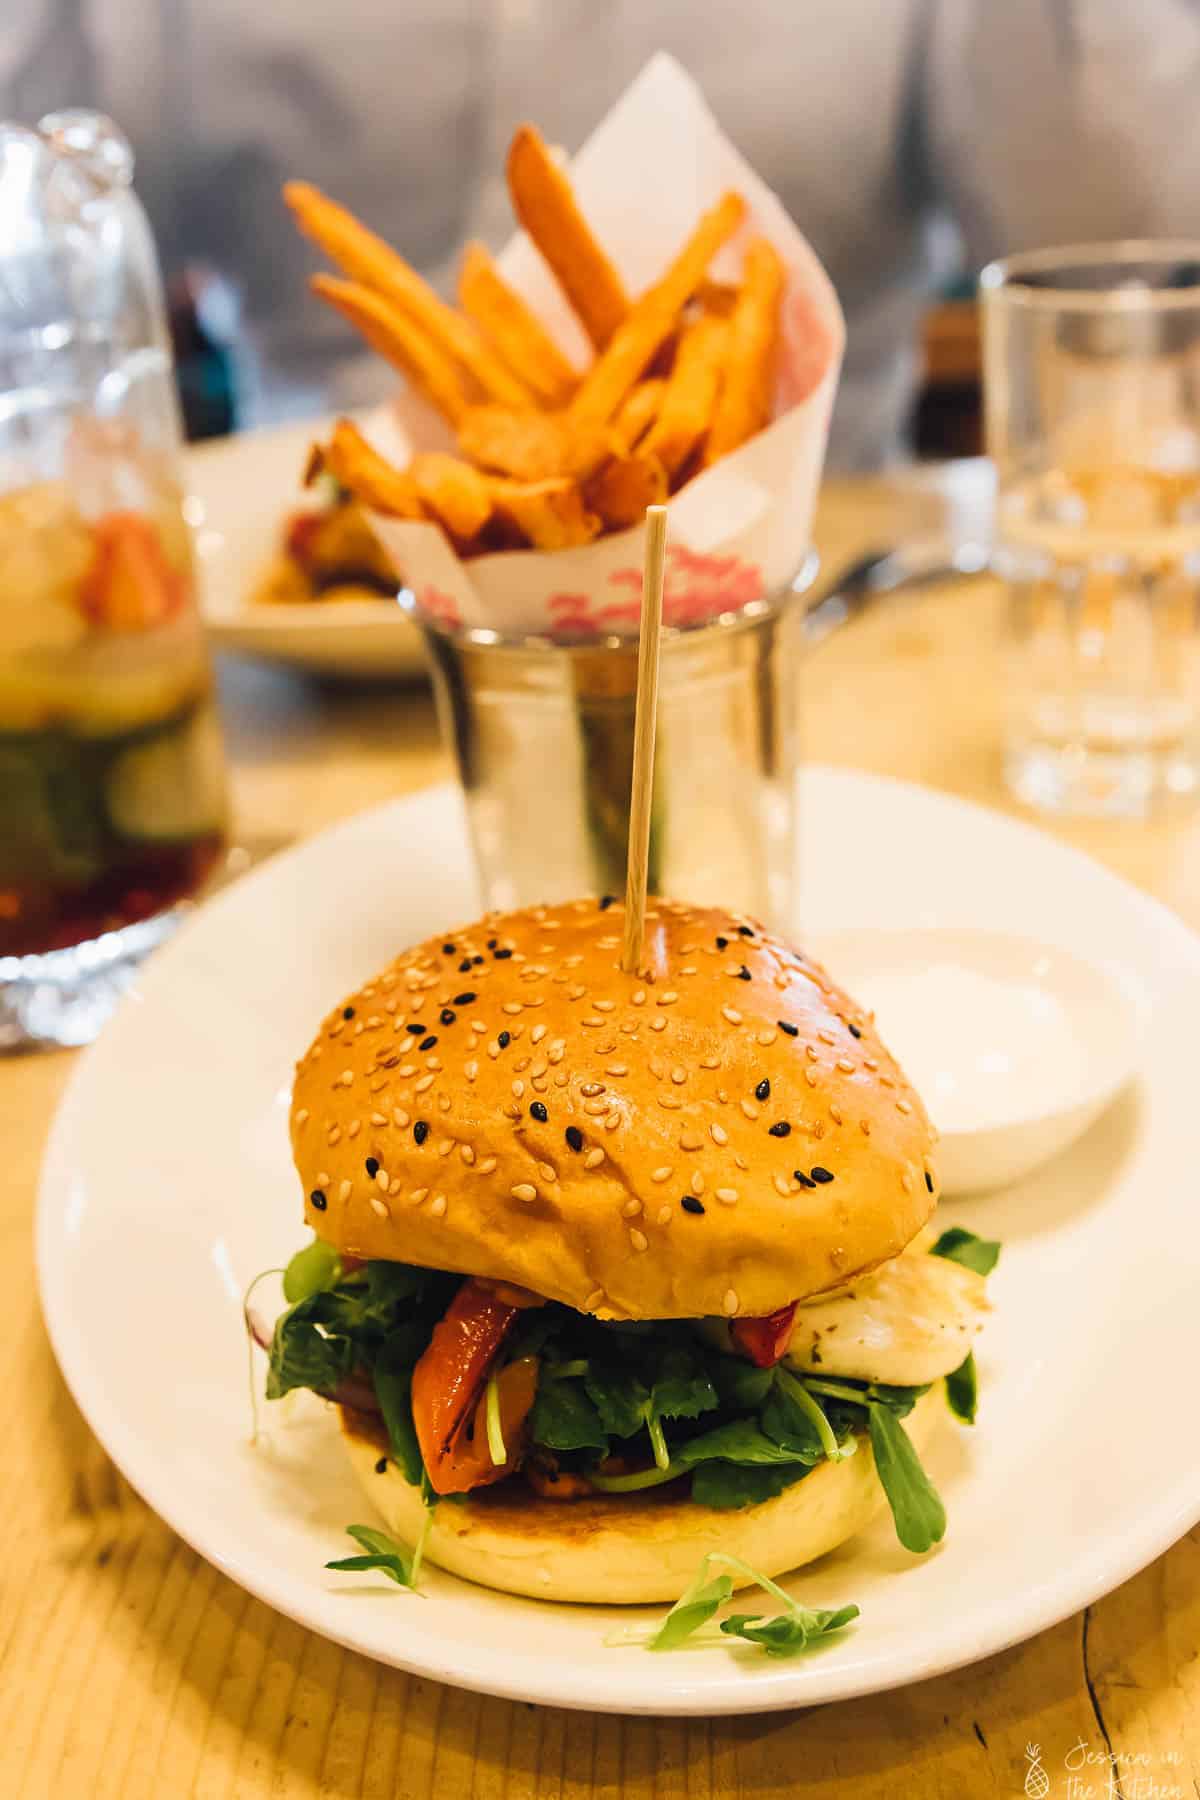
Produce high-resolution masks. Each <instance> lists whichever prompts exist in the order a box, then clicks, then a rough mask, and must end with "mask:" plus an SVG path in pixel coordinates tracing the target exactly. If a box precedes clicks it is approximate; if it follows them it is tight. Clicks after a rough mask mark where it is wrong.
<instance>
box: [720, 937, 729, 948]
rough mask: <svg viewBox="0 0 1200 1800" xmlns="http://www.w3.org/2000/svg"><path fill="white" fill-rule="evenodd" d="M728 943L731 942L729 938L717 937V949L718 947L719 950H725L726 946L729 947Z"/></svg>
mask: <svg viewBox="0 0 1200 1800" xmlns="http://www.w3.org/2000/svg"><path fill="white" fill-rule="evenodd" d="M728 943H729V939H728V938H726V937H719V938H718V939H717V949H718V950H724V949H725V948H726V947H727V946H728Z"/></svg>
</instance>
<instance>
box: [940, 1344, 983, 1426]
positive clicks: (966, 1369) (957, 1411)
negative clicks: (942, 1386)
mask: <svg viewBox="0 0 1200 1800" xmlns="http://www.w3.org/2000/svg"><path fill="white" fill-rule="evenodd" d="M978 1397H979V1381H978V1377H977V1375H976V1372H975V1355H974V1352H973V1351H971V1350H968V1351H967V1354H966V1356H965V1357H964V1358H963V1360H962V1362H960V1363H959V1365H958V1367H957V1369H955V1370H954V1372H953V1373H952V1374H950V1375H947V1377H946V1399H947V1401H948V1403H949V1406H950V1411H951V1412H952V1413H953V1414H954V1416H955V1418H956V1419H961V1420H962V1423H963V1424H964V1425H973V1424H974V1423H975V1408H976V1404H977V1402H978Z"/></svg>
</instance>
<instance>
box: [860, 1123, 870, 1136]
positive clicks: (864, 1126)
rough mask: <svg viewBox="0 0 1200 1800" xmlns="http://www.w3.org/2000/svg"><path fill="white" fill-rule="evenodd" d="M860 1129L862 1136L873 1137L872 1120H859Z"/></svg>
mask: <svg viewBox="0 0 1200 1800" xmlns="http://www.w3.org/2000/svg"><path fill="white" fill-rule="evenodd" d="M858 1128H859V1130H860V1131H861V1132H862V1134H863V1136H864V1137H870V1135H871V1121H870V1119H860V1120H859V1121H858Z"/></svg>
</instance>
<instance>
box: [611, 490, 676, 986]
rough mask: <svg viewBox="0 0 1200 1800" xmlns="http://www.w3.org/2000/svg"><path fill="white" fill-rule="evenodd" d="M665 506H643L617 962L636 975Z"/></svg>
mask: <svg viewBox="0 0 1200 1800" xmlns="http://www.w3.org/2000/svg"><path fill="white" fill-rule="evenodd" d="M666 551H667V509H666V507H665V506H648V507H647V508H646V561H645V574H644V577H643V580H642V629H641V635H640V637H639V639H638V680H637V702H636V706H637V711H636V713H635V715H634V726H633V786H632V789H631V792H630V798H629V849H628V852H627V860H626V873H625V942H624V945H623V946H622V950H621V967H622V968H623V969H624V970H625V972H626V974H628V975H635V974H636V973H637V971H638V968H639V966H640V964H641V960H642V949H643V938H644V936H645V929H646V880H647V869H648V864H649V857H650V807H651V800H652V798H653V794H654V731H655V725H656V722H657V717H658V659H659V646H660V642H661V639H662V607H663V576H664V569H665V562H666Z"/></svg>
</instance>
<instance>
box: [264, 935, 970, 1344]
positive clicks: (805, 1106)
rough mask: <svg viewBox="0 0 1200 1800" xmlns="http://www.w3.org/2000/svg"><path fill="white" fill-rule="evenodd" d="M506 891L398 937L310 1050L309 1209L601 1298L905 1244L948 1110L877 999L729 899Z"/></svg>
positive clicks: (920, 1218) (440, 1260)
mask: <svg viewBox="0 0 1200 1800" xmlns="http://www.w3.org/2000/svg"><path fill="white" fill-rule="evenodd" d="M622 925H623V917H622V907H621V906H620V904H619V903H611V904H605V903H604V902H597V901H596V900H579V901H573V902H568V903H566V904H562V905H557V906H544V907H533V908H529V909H527V910H525V911H521V912H514V913H508V914H504V915H499V914H493V915H489V916H488V917H487V918H484V919H482V920H481V921H479V922H478V923H477V924H473V925H469V926H466V927H464V928H463V929H461V930H458V931H452V932H448V933H447V934H446V935H445V936H444V937H438V938H432V939H430V940H429V941H428V942H427V943H424V944H419V945H417V946H416V948H415V949H412V950H408V951H405V952H404V954H403V955H401V956H399V957H397V959H396V960H395V962H393V963H391V964H390V965H389V966H388V968H386V969H385V970H384V971H383V972H382V973H381V974H380V975H378V976H377V977H376V978H375V980H374V981H372V982H369V983H368V984H367V986H365V987H364V988H362V989H360V990H359V992H357V993H355V994H351V995H350V996H349V997H348V999H347V1000H346V1001H345V1002H344V1003H343V1004H342V1005H340V1006H338V1007H336V1008H335V1009H334V1010H333V1012H331V1013H330V1014H329V1016H328V1018H327V1019H326V1020H325V1022H324V1024H323V1025H322V1027H321V1029H320V1031H319V1032H318V1034H317V1037H316V1040H315V1041H314V1043H313V1045H312V1047H311V1048H310V1049H309V1051H308V1052H307V1054H306V1055H305V1056H304V1057H303V1058H302V1059H301V1061H300V1063H299V1065H298V1068H297V1071H296V1081H295V1089H294V1095H293V1102H292V1115H291V1130H292V1148H293V1152H294V1155H295V1159H296V1166H297V1168H298V1170H299V1172H300V1177H301V1179H302V1181H303V1183H304V1189H305V1194H306V1210H307V1217H308V1222H309V1224H310V1225H311V1226H312V1227H313V1229H314V1230H315V1231H316V1233H317V1234H318V1236H319V1237H321V1238H324V1239H325V1240H327V1241H328V1242H329V1243H332V1244H334V1245H335V1246H336V1247H337V1248H338V1249H340V1250H342V1251H343V1252H345V1253H346V1254H352V1255H355V1256H362V1257H383V1258H391V1259H393V1260H397V1261H403V1262H412V1263H418V1264H421V1265H423V1266H426V1267H430V1268H438V1269H447V1270H453V1271H456V1272H460V1273H462V1274H466V1275H477V1276H484V1277H490V1278H492V1279H495V1280H502V1281H506V1282H511V1283H514V1284H516V1285H517V1286H519V1287H524V1288H529V1289H532V1291H533V1292H534V1293H537V1294H540V1295H543V1296H544V1297H546V1298H547V1299H550V1300H559V1301H562V1302H563V1303H564V1304H566V1305H567V1306H571V1307H574V1308H576V1309H577V1310H579V1311H582V1312H591V1313H595V1314H596V1316H597V1317H599V1318H620V1319H666V1318H686V1317H700V1316H705V1315H710V1316H711V1315H714V1314H715V1315H721V1314H724V1315H725V1316H727V1317H732V1316H735V1315H743V1316H744V1315H750V1316H755V1315H761V1314H764V1313H769V1312H773V1311H774V1310H775V1309H776V1308H778V1307H781V1306H784V1305H786V1304H787V1303H788V1302H789V1301H792V1300H795V1299H797V1298H799V1297H802V1296H804V1295H807V1294H813V1293H818V1292H820V1291H821V1290H823V1289H826V1288H829V1287H831V1286H836V1285H837V1284H838V1283H840V1282H842V1281H843V1280H845V1279H846V1278H848V1277H849V1276H852V1275H854V1274H857V1273H859V1272H860V1271H862V1270H863V1269H867V1268H871V1267H874V1266H875V1264H877V1263H880V1262H883V1261H884V1260H886V1259H887V1258H889V1257H892V1256H895V1255H897V1254H898V1253H899V1252H900V1251H901V1250H902V1249H903V1248H904V1246H905V1245H906V1244H907V1243H908V1242H909V1240H910V1239H911V1238H912V1237H914V1236H915V1234H916V1233H917V1232H918V1231H919V1230H920V1228H921V1226H922V1225H923V1224H924V1223H925V1221H926V1220H927V1218H928V1217H929V1215H930V1214H931V1213H932V1211H933V1209H934V1205H935V1201H936V1190H937V1178H936V1174H935V1172H934V1168H933V1164H932V1161H931V1150H932V1145H933V1137H934V1134H933V1131H932V1128H931V1126H930V1124H929V1120H928V1119H927V1117H926V1115H925V1111H924V1109H923V1107H922V1106H921V1103H920V1101H919V1099H918V1098H917V1096H916V1094H915V1093H913V1091H912V1089H911V1088H910V1087H909V1085H908V1083H907V1081H906V1080H905V1078H904V1075H903V1073H902V1071H901V1070H900V1068H899V1067H898V1066H897V1064H896V1063H895V1061H894V1060H893V1058H892V1057H891V1056H890V1055H889V1054H888V1052H887V1051H886V1050H885V1049H884V1047H883V1045H882V1044H881V1043H880V1041H879V1039H878V1037H877V1035H876V1033H875V1029H874V1026H873V1024H872V1022H871V1020H870V1018H869V1017H868V1016H867V1015H865V1014H864V1013H863V1012H862V1010H861V1009H860V1008H859V1007H858V1006H857V1005H856V1004H855V1003H854V1001H853V1000H851V999H850V998H849V996H848V995H846V994H844V993H843V992H842V991H841V990H840V989H839V988H838V987H836V986H835V985H834V984H833V982H832V981H831V980H830V978H829V976H828V975H826V973H825V971H824V970H823V969H821V968H820V967H818V966H817V965H816V964H815V963H814V962H812V961H811V960H810V959H809V958H807V957H805V956H803V955H801V954H800V952H798V951H796V950H794V949H792V948H791V946H790V945H788V944H786V943H784V942H783V941H782V940H781V939H780V938H778V937H775V936H772V935H771V934H770V933H769V932H767V931H766V930H764V929H763V928H762V927H761V926H759V925H757V924H754V923H751V922H749V921H746V920H745V919H741V918H736V917H731V916H730V915H729V914H728V913H726V912H722V911H716V910H713V909H710V908H700V907H690V906H681V905H677V904H674V903H672V902H669V901H665V900H655V901H653V902H652V903H651V906H650V910H649V913H648V916H647V928H646V944H647V952H646V971H645V974H644V975H640V976H634V975H626V974H624V973H623V972H622V970H621V968H620V950H621V932H622Z"/></svg>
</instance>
